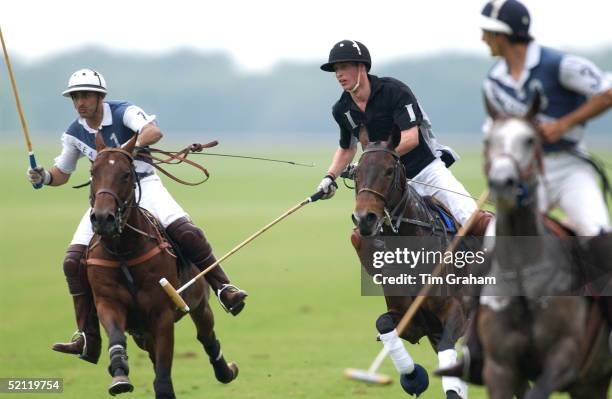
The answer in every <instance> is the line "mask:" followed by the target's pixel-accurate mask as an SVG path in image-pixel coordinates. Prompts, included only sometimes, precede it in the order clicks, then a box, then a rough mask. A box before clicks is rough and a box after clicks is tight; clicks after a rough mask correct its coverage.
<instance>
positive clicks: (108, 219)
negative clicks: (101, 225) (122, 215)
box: [106, 213, 115, 223]
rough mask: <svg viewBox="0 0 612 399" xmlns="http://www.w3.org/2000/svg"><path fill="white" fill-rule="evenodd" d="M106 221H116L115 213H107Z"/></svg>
mask: <svg viewBox="0 0 612 399" xmlns="http://www.w3.org/2000/svg"><path fill="white" fill-rule="evenodd" d="M106 222H107V223H114V222H115V215H113V214H112V213H109V214H108V215H106Z"/></svg>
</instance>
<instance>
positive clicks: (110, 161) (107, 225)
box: [90, 134, 137, 236]
mask: <svg viewBox="0 0 612 399" xmlns="http://www.w3.org/2000/svg"><path fill="white" fill-rule="evenodd" d="M135 144H136V135H134V137H132V138H131V139H130V140H129V141H128V142H127V143H125V144H124V145H123V146H122V147H121V148H114V147H106V145H105V144H104V140H103V139H102V136H101V135H100V134H97V135H96V150H97V152H98V154H97V156H96V159H95V161H94V162H93V164H92V167H91V193H90V202H91V214H90V219H91V225H92V226H93V229H94V231H95V232H96V233H97V234H100V235H101V236H117V235H119V234H121V232H122V230H123V227H124V226H125V223H126V221H127V217H128V212H129V209H130V208H131V206H132V205H133V203H134V193H135V187H134V185H135V183H136V181H137V177H136V171H135V170H134V165H133V158H132V152H133V151H134V146H135Z"/></svg>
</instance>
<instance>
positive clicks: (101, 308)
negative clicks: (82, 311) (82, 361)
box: [96, 300, 134, 396]
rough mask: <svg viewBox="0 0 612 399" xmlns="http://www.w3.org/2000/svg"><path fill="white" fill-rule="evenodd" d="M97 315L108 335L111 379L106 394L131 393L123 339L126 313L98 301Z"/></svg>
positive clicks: (131, 386) (122, 309)
mask: <svg viewBox="0 0 612 399" xmlns="http://www.w3.org/2000/svg"><path fill="white" fill-rule="evenodd" d="M96 307H97V309H98V314H99V318H100V321H101V323H102V325H103V326H104V329H105V330H106V334H107V335H108V352H109V355H110V365H109V366H108V372H109V373H110V375H111V377H112V381H111V385H110V386H109V387H108V392H109V393H110V394H111V395H113V396H114V395H117V394H119V393H124V392H132V391H133V390H134V386H133V385H132V383H131V382H130V379H129V378H128V374H129V373H130V368H129V366H128V361H127V359H128V357H127V350H126V348H127V341H126V337H125V326H126V312H125V309H124V308H123V307H122V306H121V305H120V304H117V303H106V302H104V301H103V300H99V301H98V302H97V303H96Z"/></svg>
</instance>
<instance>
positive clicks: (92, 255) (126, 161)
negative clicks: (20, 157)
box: [87, 134, 238, 398]
mask: <svg viewBox="0 0 612 399" xmlns="http://www.w3.org/2000/svg"><path fill="white" fill-rule="evenodd" d="M135 142H136V135H135V136H134V137H133V138H132V139H130V140H129V141H128V142H127V143H126V144H124V146H123V147H122V148H113V147H106V145H105V144H104V141H103V139H102V137H101V136H100V135H99V134H98V135H97V136H96V150H97V152H98V154H97V156H96V159H95V161H94V162H93V165H92V168H91V198H90V200H91V207H92V211H91V221H92V225H93V228H94V232H95V233H96V235H95V236H94V238H93V239H92V242H91V244H90V246H89V248H88V253H87V277H88V280H89V282H90V284H91V287H92V291H93V295H94V300H95V305H96V309H97V312H98V315H99V318H100V321H101V323H102V325H103V327H104V329H105V330H106V333H107V335H108V339H109V354H110V366H109V368H108V370H109V373H110V374H111V376H112V383H111V385H110V387H109V389H108V391H109V393H110V394H111V395H116V394H119V393H123V392H131V391H132V390H133V386H132V384H131V382H130V380H129V378H128V374H129V367H128V361H127V360H128V357H127V352H126V335H125V332H126V331H128V332H130V333H131V334H132V336H133V338H134V341H135V342H136V344H137V345H138V346H139V347H140V348H142V349H143V350H146V351H147V352H148V353H149V358H150V359H151V361H152V362H153V367H154V370H155V381H154V382H153V387H154V389H155V397H156V398H174V397H175V395H174V389H173V386H172V379H171V368H172V357H173V351H174V323H175V322H176V321H178V320H179V319H180V318H181V317H182V316H183V314H182V313H181V312H180V311H178V310H177V309H176V308H175V306H174V305H173V303H172V301H171V300H170V299H169V298H168V296H167V295H166V294H165V293H164V291H163V290H162V288H161V287H160V286H159V284H158V281H159V280H160V279H161V278H162V277H166V278H167V279H168V281H169V282H170V283H171V284H172V285H173V286H175V287H177V286H179V285H180V282H181V281H185V280H186V279H190V278H192V277H193V276H194V275H195V274H196V273H197V269H196V268H195V266H193V265H191V264H185V265H183V266H182V267H181V268H180V270H178V269H177V258H176V256H175V255H174V253H173V251H172V250H171V246H170V244H169V243H168V241H167V240H166V239H165V238H164V236H163V234H162V233H161V231H160V228H159V227H157V223H156V221H155V220H154V218H153V217H152V215H150V214H149V213H148V212H146V211H145V210H143V209H142V208H139V207H138V201H139V200H138V199H137V198H136V197H137V195H138V193H139V190H137V188H139V186H140V185H139V181H138V176H137V174H136V172H135V169H134V165H133V158H132V152H133V151H134V146H135ZM208 290H209V288H208V285H207V284H206V282H205V281H204V280H203V279H199V280H198V282H197V283H196V284H194V285H193V286H192V288H190V289H189V290H188V291H187V292H186V293H185V298H184V299H185V301H186V302H187V304H188V305H189V307H190V308H191V309H192V310H191V312H190V316H191V319H192V320H193V322H194V324H195V326H196V329H197V339H198V340H199V341H200V342H201V343H202V345H203V346H204V349H205V351H206V353H207V354H208V356H209V358H210V362H211V364H212V367H213V369H214V372H215V376H216V378H217V380H219V381H220V382H223V383H229V382H230V381H232V380H233V379H235V378H236V376H237V375H238V368H237V366H236V365H235V364H234V363H231V364H227V363H226V362H225V360H224V358H223V355H222V353H221V348H220V344H219V341H218V340H217V339H216V337H215V332H214V330H213V325H214V321H213V313H212V310H211V308H210V306H209V304H208V297H209V291H208Z"/></svg>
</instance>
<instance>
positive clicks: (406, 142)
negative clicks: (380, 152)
mask: <svg viewBox="0 0 612 399" xmlns="http://www.w3.org/2000/svg"><path fill="white" fill-rule="evenodd" d="M401 134H402V136H401V139H400V143H399V144H398V145H397V147H396V148H395V152H397V153H398V154H399V155H400V156H401V155H404V154H407V153H409V152H410V151H412V150H413V149H414V148H415V147H416V146H417V145H419V128H418V126H415V127H413V128H411V129H408V130H404V131H402V133H401Z"/></svg>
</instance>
